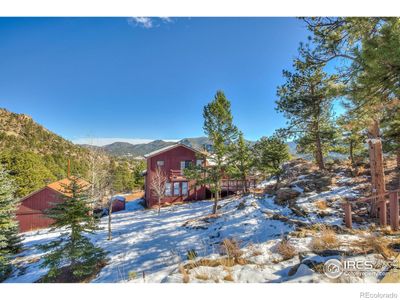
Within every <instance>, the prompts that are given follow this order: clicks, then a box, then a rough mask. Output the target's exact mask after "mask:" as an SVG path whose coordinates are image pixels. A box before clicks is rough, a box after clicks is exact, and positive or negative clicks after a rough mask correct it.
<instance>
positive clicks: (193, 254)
mask: <svg viewBox="0 0 400 300" xmlns="http://www.w3.org/2000/svg"><path fill="white" fill-rule="evenodd" d="M197 256H198V255H197V252H196V250H194V249H190V250H188V251H187V254H186V257H187V259H188V260H195V259H196V257H197Z"/></svg>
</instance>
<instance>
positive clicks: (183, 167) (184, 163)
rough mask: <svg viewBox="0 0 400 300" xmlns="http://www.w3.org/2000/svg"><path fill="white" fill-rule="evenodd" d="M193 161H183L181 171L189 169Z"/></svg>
mask: <svg viewBox="0 0 400 300" xmlns="http://www.w3.org/2000/svg"><path fill="white" fill-rule="evenodd" d="M190 163H191V161H190V160H182V161H181V170H183V169H186V168H189V166H190Z"/></svg>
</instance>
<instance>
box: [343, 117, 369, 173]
mask: <svg viewBox="0 0 400 300" xmlns="http://www.w3.org/2000/svg"><path fill="white" fill-rule="evenodd" d="M360 121H361V120H359V118H355V117H354V116H353V115H352V114H351V112H350V111H348V112H347V113H346V114H344V115H342V116H340V118H338V120H337V123H338V125H339V127H340V129H341V130H340V132H341V136H340V142H339V145H338V146H337V147H336V148H335V152H338V153H342V154H346V155H348V158H349V160H350V162H351V166H352V167H353V169H354V170H355V173H356V174H357V173H358V162H359V160H361V159H362V158H363V157H365V156H366V155H367V151H366V150H367V149H366V147H365V140H366V136H365V133H364V132H363V125H362V124H363V122H360Z"/></svg>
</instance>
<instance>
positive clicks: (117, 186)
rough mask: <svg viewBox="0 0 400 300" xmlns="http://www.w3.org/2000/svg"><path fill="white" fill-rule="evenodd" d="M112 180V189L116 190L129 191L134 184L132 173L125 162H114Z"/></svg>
mask: <svg viewBox="0 0 400 300" xmlns="http://www.w3.org/2000/svg"><path fill="white" fill-rule="evenodd" d="M113 172H114V182H113V189H114V191H116V192H131V191H132V190H133V188H134V186H135V183H134V180H133V174H132V172H131V170H130V169H129V165H128V163H127V162H121V163H119V164H114V166H113Z"/></svg>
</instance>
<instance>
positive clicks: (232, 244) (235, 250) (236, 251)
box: [221, 239, 243, 259]
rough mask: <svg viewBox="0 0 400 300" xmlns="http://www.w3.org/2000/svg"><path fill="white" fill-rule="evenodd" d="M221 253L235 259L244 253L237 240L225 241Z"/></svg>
mask: <svg viewBox="0 0 400 300" xmlns="http://www.w3.org/2000/svg"><path fill="white" fill-rule="evenodd" d="M221 252H222V254H226V255H227V256H228V257H230V258H235V259H238V258H240V257H241V256H242V254H243V251H242V250H240V243H239V242H238V241H237V240H235V239H224V240H223V241H222V244H221Z"/></svg>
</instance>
